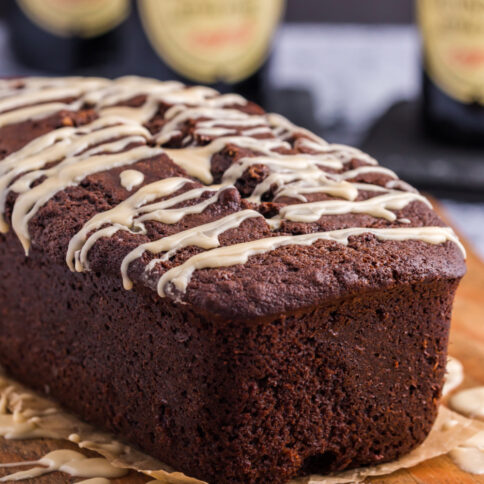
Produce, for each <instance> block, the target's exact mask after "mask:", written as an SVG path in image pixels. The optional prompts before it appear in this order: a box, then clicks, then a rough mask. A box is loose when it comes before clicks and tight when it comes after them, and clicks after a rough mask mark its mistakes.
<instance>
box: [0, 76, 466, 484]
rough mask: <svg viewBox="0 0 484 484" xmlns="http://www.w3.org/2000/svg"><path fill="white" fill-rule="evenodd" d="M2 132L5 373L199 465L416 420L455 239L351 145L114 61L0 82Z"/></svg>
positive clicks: (372, 460) (397, 442) (459, 270)
mask: <svg viewBox="0 0 484 484" xmlns="http://www.w3.org/2000/svg"><path fill="white" fill-rule="evenodd" d="M0 154H1V157H2V161H0V193H1V199H0V214H1V217H0V228H1V232H2V234H1V235H0V238H1V247H2V250H1V252H0V268H1V272H2V278H1V279H0V298H1V306H0V308H1V321H0V331H1V333H0V334H1V337H0V363H1V364H2V365H4V367H5V368H6V370H7V371H8V372H9V373H10V374H11V375H13V376H14V377H15V378H17V379H19V380H20V381H22V382H24V383H25V384H27V385H30V386H31V387H33V388H35V389H37V390H39V391H41V392H45V393H47V394H50V395H51V396H52V397H54V398H55V399H57V400H58V401H59V402H61V403H62V404H63V405H64V406H66V407H67V408H69V409H71V410H72V411H74V412H76V413H77V414H79V415H80V416H82V417H83V418H84V419H86V420H87V421H89V422H92V423H95V424H98V425H100V426H102V427H104V428H107V429H110V430H112V431H114V432H115V433H116V434H117V435H119V436H121V437H122V438H124V439H126V440H128V441H129V442H131V443H133V444H135V445H137V446H138V447H139V448H141V449H143V450H145V451H146V452H148V453H150V454H152V455H153V456H156V457H158V458H159V459H161V460H162V461H164V462H165V463H167V464H169V465H170V466H172V467H173V468H175V469H177V470H180V471H183V472H185V473H186V474H188V475H190V476H193V477H196V478H198V479H201V480H204V481H207V482H209V483H212V484H215V483H217V484H228V483H232V484H233V483H246V484H249V483H268V482H270V483H273V484H279V483H280V484H282V483H284V482H286V481H287V480H288V479H290V478H291V477H294V476H298V475H304V474H306V473H309V472H315V471H317V472H325V471H329V470H339V469H345V468H348V467H355V466H361V465H367V464H376V463H380V462H384V461H389V460H392V459H395V458H397V457H398V456H400V455H402V454H404V453H406V452H408V451H409V450H411V449H412V448H414V447H415V446H416V445H418V444H419V443H420V442H422V440H423V439H424V438H425V436H426V435H427V433H428V432H429V430H430V428H431V426H432V423H433V421H434V418H435V416H436V412H437V406H438V403H439V398H440V394H441V388H442V381H443V376H444V372H445V363H446V355H447V341H448V332H449V323H450V315H451V308H452V300H453V296H454V292H455V289H456V287H457V284H458V282H459V280H460V278H461V277H462V276H463V275H464V272H465V264H464V253H463V248H462V246H461V244H460V243H459V241H458V239H457V237H456V236H455V234H454V233H453V231H452V230H451V229H450V228H448V227H446V226H445V224H444V223H443V222H442V221H441V220H440V219H439V218H438V216H437V215H436V214H435V212H434V211H433V210H432V208H431V206H430V203H429V202H428V201H427V200H426V199H425V198H424V197H423V196H421V195H420V194H418V193H417V192H416V191H415V190H414V189H412V188H411V187H410V186H408V185H407V184H405V183H404V182H402V181H400V180H399V179H398V178H397V176H396V175H395V173H393V172H392V171H390V170H388V169H385V168H383V167H381V166H379V165H378V164H377V163H376V162H375V160H374V159H372V158H371V157H370V156H368V155H366V154H364V153H362V152H360V151H359V150H356V149H353V148H349V147H347V146H342V145H335V144H328V143H326V142H325V141H324V140H322V139H321V138H319V137H317V136H315V135H314V134H312V133H310V132H308V131H306V130H304V129H302V128H299V127H297V126H294V125H293V124H291V123H290V122H289V121H287V120H286V119H284V118H282V117H280V116H277V115H273V114H267V113H265V112H264V111H263V110H262V109H261V108H259V107H258V106H256V105H255V104H252V103H250V102H247V101H246V100H244V99H243V98H241V97H240V96H238V95H220V94H219V93H217V92H216V91H214V90H212V89H209V88H204V87H186V86H183V85H181V84H179V83H175V82H165V83H163V82H158V81H155V80H151V79H141V78H134V77H126V78H120V79H117V80H114V81H109V80H105V79H97V78H85V79H84V78H63V79H59V78H57V79H56V78H54V79H47V78H25V79H15V80H3V81H0ZM123 286H124V287H123Z"/></svg>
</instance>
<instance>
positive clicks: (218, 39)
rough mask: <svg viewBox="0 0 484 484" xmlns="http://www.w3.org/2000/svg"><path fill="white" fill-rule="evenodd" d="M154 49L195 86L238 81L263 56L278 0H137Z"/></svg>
mask: <svg viewBox="0 0 484 484" xmlns="http://www.w3.org/2000/svg"><path fill="white" fill-rule="evenodd" d="M138 5H139V9H140V14H141V19H142V22H143V26H144V28H145V31H146V33H147V35H148V38H149V39H150V41H151V44H152V45H153V47H154V49H155V50H156V51H157V52H158V54H159V55H160V57H161V58H162V59H163V60H164V61H165V62H166V63H167V64H168V65H169V66H170V67H172V68H173V69H174V70H175V71H177V72H178V73H180V74H181V75H183V76H185V77H187V78H189V79H191V80H193V81H197V82H205V83H214V82H216V81H220V80H222V81H227V82H235V81H240V80H242V79H244V78H246V77H248V76H250V75H251V74H252V73H253V72H255V71H256V70H257V69H258V68H259V67H260V66H261V64H262V63H263V62H264V60H265V58H266V56H267V55H268V53H269V48H270V41H271V38H272V36H273V34H274V31H275V29H276V27H277V24H278V22H279V19H280V18H281V15H282V12H283V7H284V0H162V1H160V0H139V3H138Z"/></svg>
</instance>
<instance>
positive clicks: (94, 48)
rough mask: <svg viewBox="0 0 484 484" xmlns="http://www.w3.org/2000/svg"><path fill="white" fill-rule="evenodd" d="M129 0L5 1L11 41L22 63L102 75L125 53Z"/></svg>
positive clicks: (44, 69) (56, 71) (42, 68)
mask: <svg viewBox="0 0 484 484" xmlns="http://www.w3.org/2000/svg"><path fill="white" fill-rule="evenodd" d="M130 10H131V3H130V0H9V12H8V13H9V16H8V26H9V31H10V45H11V48H12V50H13V53H14V55H15V56H16V57H17V59H18V60H19V61H20V62H21V64H22V65H24V66H26V67H28V68H29V69H35V70H37V71H41V72H43V73H52V74H95V73H97V72H99V73H100V75H103V74H106V73H107V71H108V70H109V69H110V67H111V66H115V65H116V63H117V62H119V61H120V59H121V57H122V55H123V52H122V50H123V34H124V32H123V25H124V22H125V20H126V18H127V17H128V15H129V13H130Z"/></svg>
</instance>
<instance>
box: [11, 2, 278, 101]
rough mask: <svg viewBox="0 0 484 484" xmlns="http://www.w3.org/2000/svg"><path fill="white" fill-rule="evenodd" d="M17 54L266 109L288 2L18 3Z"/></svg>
mask: <svg viewBox="0 0 484 484" xmlns="http://www.w3.org/2000/svg"><path fill="white" fill-rule="evenodd" d="M11 1H12V3H13V9H12V13H11V15H10V17H9V26H10V32H11V40H12V48H13V51H14V53H15V54H16V55H17V58H18V59H19V60H20V61H21V62H22V63H23V64H24V65H26V66H28V67H30V68H35V69H37V70H40V71H43V72H47V73H49V72H52V73H61V74H74V75H76V74H79V75H100V76H108V77H117V76H120V75H125V74H138V75H143V76H150V77H155V78H158V79H162V80H166V79H176V80H180V81H182V82H185V83H187V84H194V83H196V84H205V85H208V86H212V87H215V88H216V89H218V90H220V91H222V92H230V91H235V92H239V93H241V94H242V95H244V96H246V97H248V98H249V99H250V100H252V101H255V102H258V103H263V97H264V91H265V87H266V83H267V69H266V67H267V58H268V56H269V53H270V47H271V41H272V38H273V35H274V33H275V30H276V28H277V25H278V23H279V21H280V19H281V16H282V12H283V7H284V0H263V1H260V0H138V1H137V2H134V1H133V2H130V0H11Z"/></svg>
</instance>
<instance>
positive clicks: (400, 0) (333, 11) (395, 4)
mask: <svg viewBox="0 0 484 484" xmlns="http://www.w3.org/2000/svg"><path fill="white" fill-rule="evenodd" d="M286 20H287V21H288V22H350V23H410V22H413V20H414V1H413V0H287V12H286Z"/></svg>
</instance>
